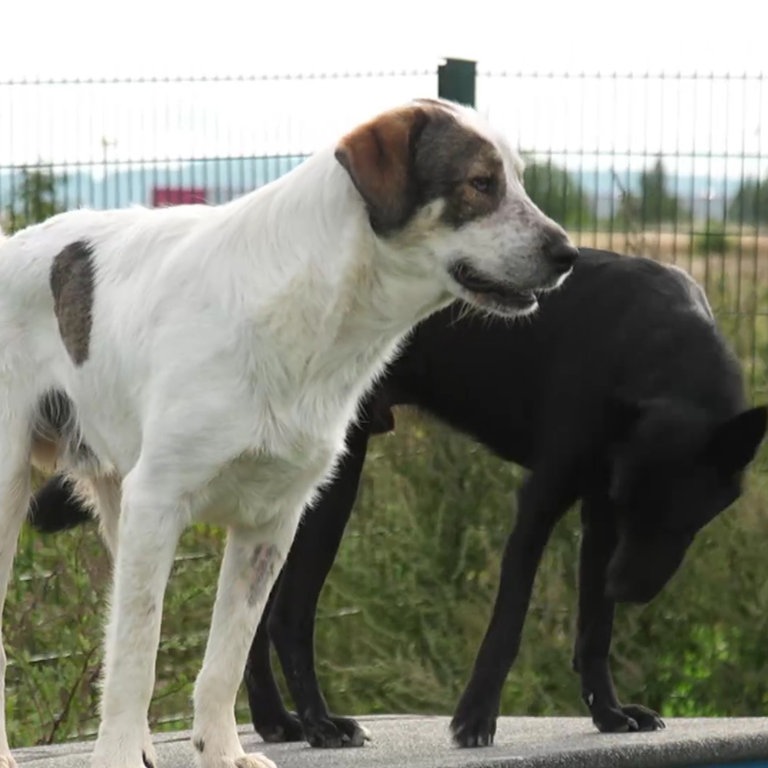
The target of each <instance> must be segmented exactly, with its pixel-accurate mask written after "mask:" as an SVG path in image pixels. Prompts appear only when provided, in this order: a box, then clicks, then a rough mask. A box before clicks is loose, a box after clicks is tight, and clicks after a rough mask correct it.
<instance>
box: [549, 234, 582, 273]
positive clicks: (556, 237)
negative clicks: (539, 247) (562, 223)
mask: <svg viewBox="0 0 768 768" xmlns="http://www.w3.org/2000/svg"><path fill="white" fill-rule="evenodd" d="M544 252H545V253H546V254H547V259H548V260H549V261H550V263H551V264H552V265H553V266H554V267H555V269H557V271H558V272H560V274H565V273H566V272H567V271H568V270H569V269H571V267H573V265H574V262H575V261H576V259H577V258H578V257H579V251H578V249H577V248H575V247H574V246H573V245H571V243H570V242H569V241H568V239H567V238H566V237H564V236H563V235H560V234H553V235H548V236H547V238H546V240H545V243H544Z"/></svg>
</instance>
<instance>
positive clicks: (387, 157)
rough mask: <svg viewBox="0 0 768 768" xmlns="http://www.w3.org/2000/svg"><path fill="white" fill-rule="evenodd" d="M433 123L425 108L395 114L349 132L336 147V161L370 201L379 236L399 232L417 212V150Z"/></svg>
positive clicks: (366, 199) (385, 115) (390, 113)
mask: <svg viewBox="0 0 768 768" xmlns="http://www.w3.org/2000/svg"><path fill="white" fill-rule="evenodd" d="M428 119H429V117H428V113H427V110H426V109H424V108H422V107H419V106H413V107H403V108H400V109H395V110H391V111H389V112H385V113H384V114H383V115H380V116H379V117H377V118H375V119H374V120H371V121H370V122H368V123H365V124H364V125H361V126H360V127H358V128H356V129H355V130H354V131H352V132H351V133H348V134H347V135H346V136H344V138H342V139H341V141H340V142H339V144H338V146H337V147H336V159H337V160H338V161H339V163H341V165H342V166H343V167H344V168H345V169H346V171H347V173H349V175H350V177H351V179H352V182H353V183H354V185H355V187H356V188H357V191H358V192H359V193H360V195H361V197H362V198H363V200H364V201H365V204H366V206H367V208H368V213H369V216H370V219H371V226H372V227H373V229H374V231H375V232H376V233H377V234H380V235H384V234H387V233H389V232H392V231H394V230H396V229H399V228H400V227H402V226H403V225H404V224H405V223H406V222H407V221H408V219H409V218H410V217H411V216H412V215H413V213H414V212H415V210H416V207H417V205H418V202H419V201H418V195H417V190H416V184H415V180H414V178H413V151H412V150H413V146H414V142H415V140H416V138H417V137H418V135H419V133H420V132H421V131H422V130H423V128H424V126H425V125H426V123H427V120H428Z"/></svg>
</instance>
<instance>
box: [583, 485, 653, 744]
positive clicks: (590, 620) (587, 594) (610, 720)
mask: <svg viewBox="0 0 768 768" xmlns="http://www.w3.org/2000/svg"><path fill="white" fill-rule="evenodd" d="M581 527H582V539H581V553H580V558H579V620H578V629H577V637H576V648H575V651H574V656H573V667H574V669H575V671H576V672H578V673H579V675H580V676H581V696H582V699H583V700H584V703H585V704H586V705H587V706H588V707H589V711H590V712H591V714H592V721H593V722H594V724H595V725H596V726H597V728H598V730H600V731H603V732H606V733H617V732H625V731H655V730H658V729H659V728H663V727H664V723H663V721H662V720H661V718H660V717H659V716H658V714H657V713H656V712H654V711H653V710H651V709H648V708H647V707H643V706H640V705H639V704H628V705H622V704H621V703H620V701H619V698H618V696H617V695H616V689H615V688H614V686H613V679H612V677H611V668H610V662H609V659H608V654H609V651H610V647H611V634H612V632H613V613H614V602H613V600H611V599H610V598H608V597H607V596H606V591H605V582H606V579H605V574H606V569H607V567H608V562H609V560H610V558H611V555H612V554H613V550H614V547H615V546H616V512H615V510H614V509H613V507H612V504H611V502H610V500H609V499H608V498H607V497H606V496H605V494H604V493H602V492H599V491H596V492H590V493H587V494H585V495H584V498H583V500H582V503H581Z"/></svg>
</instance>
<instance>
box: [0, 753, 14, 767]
mask: <svg viewBox="0 0 768 768" xmlns="http://www.w3.org/2000/svg"><path fill="white" fill-rule="evenodd" d="M0 768H18V766H17V764H16V760H14V758H13V755H11V754H10V753H8V754H5V755H0Z"/></svg>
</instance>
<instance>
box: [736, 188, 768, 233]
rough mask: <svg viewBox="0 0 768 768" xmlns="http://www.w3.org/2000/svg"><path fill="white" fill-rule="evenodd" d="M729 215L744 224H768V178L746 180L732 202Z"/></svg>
mask: <svg viewBox="0 0 768 768" xmlns="http://www.w3.org/2000/svg"><path fill="white" fill-rule="evenodd" d="M728 215H729V217H730V218H731V219H733V220H734V221H737V222H740V223H742V224H752V225H757V224H768V178H766V179H763V180H762V181H761V180H759V179H744V181H742V183H741V186H740V187H739V189H738V191H737V192H736V195H735V196H734V198H733V200H732V201H731V205H730V208H729V210H728Z"/></svg>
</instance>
